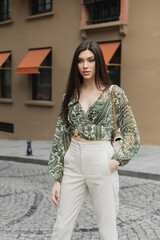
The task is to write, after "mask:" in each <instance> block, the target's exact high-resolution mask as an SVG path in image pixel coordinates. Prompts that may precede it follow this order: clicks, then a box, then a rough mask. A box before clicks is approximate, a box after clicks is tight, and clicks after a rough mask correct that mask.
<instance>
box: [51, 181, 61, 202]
mask: <svg viewBox="0 0 160 240" xmlns="http://www.w3.org/2000/svg"><path fill="white" fill-rule="evenodd" d="M51 199H52V202H53V203H54V204H55V205H56V206H58V205H59V201H60V199H61V183H60V182H59V181H57V180H55V181H54V183H53V187H52V193H51Z"/></svg>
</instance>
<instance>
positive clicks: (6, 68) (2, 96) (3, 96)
mask: <svg viewBox="0 0 160 240" xmlns="http://www.w3.org/2000/svg"><path fill="white" fill-rule="evenodd" d="M6 64H7V65H9V66H6ZM11 66H12V55H10V56H9V57H8V58H7V60H6V61H5V62H4V64H3V65H2V66H1V68H0V100H3V99H12V68H11ZM2 71H3V72H2ZM6 71H11V73H10V79H9V82H10V84H9V85H8V86H9V95H8V96H7V94H6V93H5V94H4V92H3V86H4V87H6V86H7V84H2V82H3V83H5V82H6V81H7V79H6V78H7V75H6ZM2 78H3V79H2Z"/></svg>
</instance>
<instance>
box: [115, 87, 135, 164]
mask: <svg viewBox="0 0 160 240" xmlns="http://www.w3.org/2000/svg"><path fill="white" fill-rule="evenodd" d="M113 95H114V102H115V111H116V117H117V127H118V128H120V131H121V135H122V138H123V142H122V145H121V148H120V150H119V152H118V153H115V154H114V155H113V156H112V159H116V160H118V161H119V162H120V166H124V165H126V164H127V163H128V162H129V161H130V160H131V159H132V158H133V157H134V156H135V155H136V153H137V152H138V150H139V147H140V136H139V131H138V127H137V123H136V120H135V117H134V115H133V112H132V109H131V106H130V103H129V101H128V98H127V96H126V95H125V92H124V90H123V89H122V88H120V87H118V86H114V88H113Z"/></svg>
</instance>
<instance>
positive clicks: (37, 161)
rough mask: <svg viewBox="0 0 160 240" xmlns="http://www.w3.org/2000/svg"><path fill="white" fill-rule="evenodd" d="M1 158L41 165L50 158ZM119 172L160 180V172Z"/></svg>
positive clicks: (2, 158) (130, 175) (119, 171)
mask: <svg viewBox="0 0 160 240" xmlns="http://www.w3.org/2000/svg"><path fill="white" fill-rule="evenodd" d="M0 160H7V161H14V162H21V163H33V164H39V165H45V166H47V165H48V160H44V159H37V158H36V159H35V158H32V156H31V157H29V156H26V157H25V156H24V157H14V156H13V157H12V156H0ZM118 173H119V175H122V176H129V177H137V178H145V179H150V180H156V181H160V175H159V174H153V173H146V172H136V171H129V170H122V169H118Z"/></svg>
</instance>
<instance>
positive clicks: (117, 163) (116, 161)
mask: <svg viewBox="0 0 160 240" xmlns="http://www.w3.org/2000/svg"><path fill="white" fill-rule="evenodd" d="M111 160H113V161H114V162H115V164H116V165H117V166H119V165H120V162H119V161H118V160H116V159H114V158H112V159H111Z"/></svg>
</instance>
